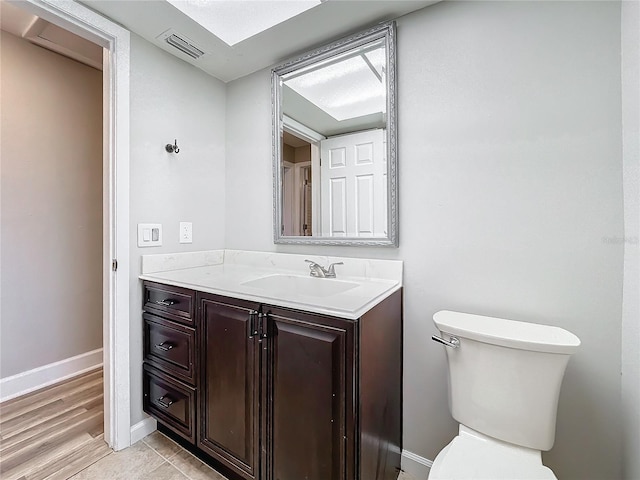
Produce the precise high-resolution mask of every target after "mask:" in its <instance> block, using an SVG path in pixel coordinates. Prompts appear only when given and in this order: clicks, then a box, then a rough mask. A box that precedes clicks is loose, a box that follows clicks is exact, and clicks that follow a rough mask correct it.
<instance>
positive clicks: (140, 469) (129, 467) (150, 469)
mask: <svg viewBox="0 0 640 480" xmlns="http://www.w3.org/2000/svg"><path fill="white" fill-rule="evenodd" d="M120 479H122V480H151V479H153V480H187V479H191V480H226V477H223V476H222V475H220V474H219V473H218V472H216V471H215V470H213V469H212V468H211V467H209V466H208V465H206V464H204V463H203V462H201V461H200V460H199V459H197V458H196V457H194V456H193V455H192V454H191V453H189V452H187V451H186V450H184V449H183V448H182V447H180V446H179V445H178V444H176V443H175V442H173V440H170V439H169V438H167V437H165V436H164V435H163V434H161V433H160V432H157V431H156V432H153V433H152V434H151V435H149V436H147V437H145V438H143V439H142V440H141V441H139V442H138V443H136V444H135V445H132V446H131V447H129V448H127V449H125V450H121V451H119V452H114V453H111V454H110V455H107V456H106V457H104V458H102V459H100V460H99V461H97V462H96V463H94V464H93V465H91V466H90V467H88V468H85V469H84V470H82V471H81V472H79V473H77V474H76V475H74V476H73V477H71V479H70V480H120ZM398 480H415V479H414V478H413V477H412V476H410V475H408V474H406V473H404V472H402V473H401V474H400V476H399V477H398Z"/></svg>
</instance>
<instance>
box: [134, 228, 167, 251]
mask: <svg viewBox="0 0 640 480" xmlns="http://www.w3.org/2000/svg"><path fill="white" fill-rule="evenodd" d="M138 246H139V247H161V246H162V224H160V223H139V224H138Z"/></svg>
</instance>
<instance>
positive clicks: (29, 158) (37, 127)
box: [0, 32, 102, 378]
mask: <svg viewBox="0 0 640 480" xmlns="http://www.w3.org/2000/svg"><path fill="white" fill-rule="evenodd" d="M0 43H1V45H2V50H1V55H0V58H1V61H2V63H1V67H0V68H1V71H2V117H1V136H2V146H1V155H0V156H1V158H2V175H1V177H0V178H1V191H2V215H1V227H0V228H1V235H2V239H1V244H2V251H1V256H2V294H1V295H2V299H1V302H0V303H1V315H2V341H1V348H0V351H1V352H2V353H1V357H0V366H1V367H0V368H1V370H0V377H2V378H7V377H9V376H13V375H16V374H18V373H22V372H25V371H28V370H31V369H34V368H37V367H41V366H44V365H48V364H51V363H54V362H58V361H61V360H65V359H68V358H70V357H74V356H76V355H80V354H83V353H86V352H89V351H92V350H95V349H99V348H101V347H102V307H101V305H102V266H101V262H102V72H100V71H98V70H95V69H93V68H90V67H87V66H86V65H83V64H81V63H78V62H76V61H74V60H70V59H69V58H66V57H63V56H61V55H58V54H56V53H53V52H51V51H49V50H45V49H43V48H40V47H37V46H35V45H32V44H31V43H29V42H27V41H25V40H23V39H21V38H18V37H15V36H13V35H11V34H9V33H6V32H2V37H1V42H0Z"/></svg>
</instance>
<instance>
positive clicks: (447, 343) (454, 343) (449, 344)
mask: <svg viewBox="0 0 640 480" xmlns="http://www.w3.org/2000/svg"><path fill="white" fill-rule="evenodd" d="M431 340H433V341H434V342H438V343H441V344H442V345H445V346H447V347H451V348H458V347H459V346H460V340H458V338H457V337H450V338H449V340H448V341H447V340H445V339H444V338H440V337H438V336H436V335H431Z"/></svg>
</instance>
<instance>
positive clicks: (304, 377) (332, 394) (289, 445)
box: [265, 308, 355, 480]
mask: <svg viewBox="0 0 640 480" xmlns="http://www.w3.org/2000/svg"><path fill="white" fill-rule="evenodd" d="M266 316H267V328H268V335H267V339H266V342H267V347H266V348H265V351H266V361H265V363H266V365H267V366H268V368H267V371H266V372H265V373H266V376H267V381H266V392H267V398H268V399H269V400H270V401H269V402H267V422H266V424H267V426H268V429H267V431H268V433H269V434H268V439H269V440H270V444H269V447H270V448H267V451H271V458H270V461H269V462H268V465H269V466H270V468H269V470H270V471H269V472H268V473H269V474H268V475H267V477H266V478H269V479H271V478H272V479H303V478H304V479H308V480H344V479H346V478H354V477H353V473H354V465H353V442H354V440H355V439H354V436H353V434H352V433H351V431H352V430H353V426H354V418H353V391H352V389H353V376H354V371H353V368H354V364H353V352H354V336H353V332H354V324H353V322H351V321H347V320H340V319H334V318H329V317H318V316H315V315H308V314H302V313H299V312H292V311H286V310H282V309H276V308H273V309H269V310H268V311H267V314H266ZM347 433H349V434H348V435H347ZM347 473H349V474H348V475H347Z"/></svg>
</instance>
